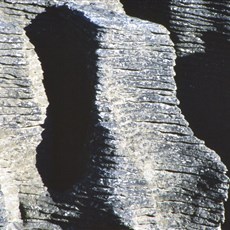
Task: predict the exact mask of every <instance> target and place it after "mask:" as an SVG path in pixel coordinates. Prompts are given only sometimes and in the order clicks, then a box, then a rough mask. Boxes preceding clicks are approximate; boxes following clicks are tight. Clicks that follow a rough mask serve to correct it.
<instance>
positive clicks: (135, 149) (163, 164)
mask: <svg viewBox="0 0 230 230" xmlns="http://www.w3.org/2000/svg"><path fill="white" fill-rule="evenodd" d="M0 15H1V24H0V34H1V36H0V55H1V56H0V57H1V58H0V82H1V84H0V87H1V89H0V104H1V112H0V113H1V116H0V122H1V127H2V128H1V131H0V132H1V133H0V134H1V136H0V137H1V139H0V150H1V159H0V186H1V187H0V215H1V217H0V227H1V228H2V229H49V230H51V229H80V230H84V229H88V230H90V229H91V230H96V229H100V230H103V229H111V230H112V229H114V230H115V229H117V230H118V229H119V230H120V229H135V230H145V229H146V230H147V229H219V228H220V225H221V223H222V222H223V221H224V207H223V202H224V201H225V200H226V199H227V190H228V183H229V180H228V178H227V176H226V175H225V174H226V171H227V169H226V167H225V165H224V164H223V163H222V162H221V160H220V158H219V156H218V155H217V154H216V153H215V152H214V151H213V150H211V149H209V148H207V147H206V146H205V144H204V142H203V141H201V140H199V139H197V138H196V137H195V136H194V135H193V132H192V130H191V128H189V125H188V122H187V121H186V120H185V119H184V116H183V115H182V113H181V110H180V109H179V107H178V105H179V101H178V99H177V97H176V83H175V81H174V75H175V72H174V66H175V58H176V52H175V49H174V44H173V43H172V41H171V39H170V37H169V32H168V30H167V29H166V28H165V27H163V26H162V25H160V24H156V23H153V22H148V21H144V20H141V19H137V18H132V17H130V16H127V15H126V14H125V13H124V11H123V9H122V7H121V3H120V2H119V1H116V0H113V1H109V2H108V1H106V0H103V1H102V0H101V1H100V0H98V1H96V0H95V1H84V0H82V1H64V0H63V1H54V0H53V1H52V0H50V1H49V0H30V1H29V0H28V1H27V0H19V1H18V0H17V1H15V0H4V1H2V2H0ZM157 22H158V21H157ZM176 51H177V52H179V51H178V49H177V47H176ZM178 55H179V56H180V53H178ZM182 56H183V55H182Z"/></svg>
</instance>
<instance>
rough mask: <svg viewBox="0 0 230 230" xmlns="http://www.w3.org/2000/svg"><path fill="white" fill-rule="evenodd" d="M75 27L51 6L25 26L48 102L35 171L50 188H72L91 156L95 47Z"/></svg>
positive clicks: (66, 15) (65, 13)
mask: <svg viewBox="0 0 230 230" xmlns="http://www.w3.org/2000/svg"><path fill="white" fill-rule="evenodd" d="M78 27H79V25H78ZM78 27H77V26H76V25H74V24H73V22H71V12H70V11H69V10H67V9H64V8H60V9H55V8H49V9H47V11H46V12H45V13H42V14H40V15H38V16H37V17H36V19H34V20H33V21H32V23H31V24H30V25H29V26H28V27H27V28H26V34H27V36H28V37H29V39H30V41H31V43H32V44H33V45H34V46H35V51H36V53H37V55H38V57H39V60H40V62H41V65H42V69H43V71H44V81H43V83H44V87H45V90H46V94H47V97H48V101H49V107H48V108H47V119H46V121H45V124H44V128H45V131H44V132H43V134H42V137H43V141H42V143H41V144H40V145H39V146H38V148H37V168H38V171H39V173H40V175H41V177H42V179H43V182H44V183H45V185H46V186H47V187H48V188H49V189H58V190H66V189H68V188H71V186H72V185H73V184H74V183H75V182H77V181H79V180H81V178H82V177H83V176H84V175H85V173H86V167H87V161H88V158H89V153H88V151H87V143H88V131H89V126H90V110H91V105H92V101H93V97H94V89H93V84H94V79H92V76H91V74H90V68H89V66H90V58H91V59H92V57H93V55H94V51H95V44H93V42H91V40H90V39H89V38H88V36H87V35H86V34H85V33H83V32H82V30H83V28H78Z"/></svg>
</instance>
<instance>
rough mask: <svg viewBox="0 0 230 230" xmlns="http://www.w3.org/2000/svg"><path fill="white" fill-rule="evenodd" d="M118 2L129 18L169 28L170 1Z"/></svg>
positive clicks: (127, 0) (135, 0) (129, 0)
mask: <svg viewBox="0 0 230 230" xmlns="http://www.w3.org/2000/svg"><path fill="white" fill-rule="evenodd" d="M120 2H121V3H122V4H123V7H124V10H125V12H126V13H127V14H128V15H130V16H133V17H137V18H141V19H143V20H148V21H152V22H155V23H159V24H162V25H164V26H166V27H168V26H169V2H170V0H120Z"/></svg>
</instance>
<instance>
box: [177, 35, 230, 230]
mask: <svg viewBox="0 0 230 230" xmlns="http://www.w3.org/2000/svg"><path fill="white" fill-rule="evenodd" d="M202 40H203V41H204V42H205V47H206V49H205V53H204V54H194V55H190V56H187V57H182V58H178V59H177V61H176V67H175V70H176V74H177V75H176V82H177V86H178V90H177V94H178V98H179V100H180V102H181V103H180V107H181V109H182V111H183V114H184V115H185V118H186V119H187V120H188V121H189V124H190V126H191V127H192V130H193V131H194V133H195V135H196V136H197V137H199V138H200V139H202V140H205V143H206V145H207V146H208V147H210V148H211V149H214V150H215V151H216V152H217V153H218V154H219V155H220V157H221V159H222V161H223V162H224V163H225V164H226V165H227V167H228V168H229V167H230V141H229V140H230V103H229V102H230V76H229V73H230V58H229V57H230V43H229V42H228V41H227V39H226V37H224V36H223V35H221V34H218V33H214V32H207V33H205V34H204V36H203V37H202ZM227 175H228V176H230V174H229V172H228V173H227ZM225 216H226V222H225V224H224V225H223V226H222V229H223V230H228V229H230V204H229V202H228V203H227V204H226V214H225Z"/></svg>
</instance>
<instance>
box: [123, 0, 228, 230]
mask: <svg viewBox="0 0 230 230" xmlns="http://www.w3.org/2000/svg"><path fill="white" fill-rule="evenodd" d="M121 3H122V4H123V5H124V9H125V11H126V13H127V14H128V15H130V16H133V17H138V18H141V19H144V20H148V21H152V22H155V23H160V24H162V25H164V26H165V27H166V28H167V29H168V30H169V31H170V32H171V35H170V36H171V39H172V40H173V42H174V44H177V42H178V37H177V34H176V32H175V31H174V30H175V29H173V31H172V30H171V29H170V28H171V26H173V25H170V14H171V11H170V1H169V0H167V1H161V0H144V1H143V0H121ZM214 3H215V2H214V1H213V7H214V8H215V9H216V10H217V11H218V10H219V12H221V9H222V8H221V6H220V5H218V3H217V4H214ZM222 7H223V6H222ZM222 10H223V9H222ZM192 23H195V22H194V21H193V22H192ZM218 25H219V24H218V23H217V24H216V25H215V26H216V28H217V31H220V32H203V36H202V37H201V38H202V40H203V41H204V42H205V53H196V54H192V55H189V56H185V57H178V58H177V60H176V66H175V71H176V76H175V80H176V83H177V87H178V89H177V97H178V99H179V100H180V105H179V107H180V108H181V110H182V113H183V115H184V116H185V118H186V120H187V121H188V122H189V124H190V127H191V128H192V130H193V131H194V133H195V136H197V137H198V138H200V139H202V140H204V141H205V143H206V145H207V146H208V147H209V148H211V149H214V150H215V151H216V152H217V153H218V154H219V155H220V157H221V159H222V161H223V162H224V164H225V165H226V166H227V167H228V168H230V157H229V154H230V141H229V140H230V103H229V101H230V93H229V92H230V90H229V89H230V78H229V73H230V58H229V57H230V42H229V41H228V40H227V39H228V38H227V36H225V35H223V34H221V31H222V32H224V27H223V28H220V26H218ZM221 25H222V26H224V23H222V24H221ZM227 175H228V176H230V173H229V172H228V173H227ZM225 216H226V222H225V224H224V225H223V226H222V229H223V230H228V229H230V202H228V203H226V214H225Z"/></svg>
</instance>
